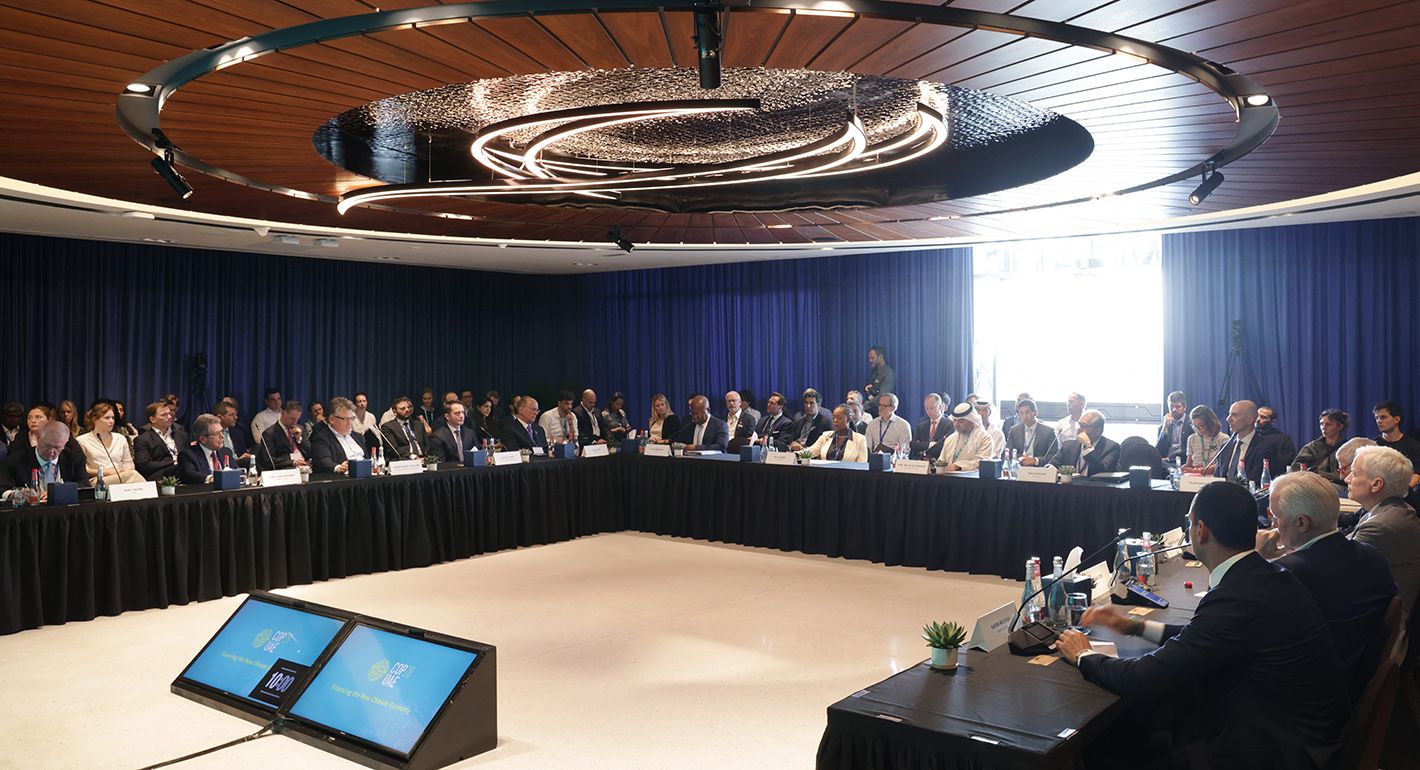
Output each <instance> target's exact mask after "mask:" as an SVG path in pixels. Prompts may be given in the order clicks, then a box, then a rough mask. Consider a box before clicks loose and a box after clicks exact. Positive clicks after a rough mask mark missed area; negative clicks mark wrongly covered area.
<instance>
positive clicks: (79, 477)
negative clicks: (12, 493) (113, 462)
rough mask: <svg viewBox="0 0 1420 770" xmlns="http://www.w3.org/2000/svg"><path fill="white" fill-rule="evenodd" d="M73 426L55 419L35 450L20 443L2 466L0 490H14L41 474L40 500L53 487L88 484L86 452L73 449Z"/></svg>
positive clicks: (46, 424) (48, 423)
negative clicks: (85, 467) (71, 442)
mask: <svg viewBox="0 0 1420 770" xmlns="http://www.w3.org/2000/svg"><path fill="white" fill-rule="evenodd" d="M69 438H70V437H69V426H67V425H65V424H64V423H62V422H60V421H58V420H51V421H49V422H47V423H45V425H44V427H42V428H40V429H39V436H38V438H36V439H35V446H34V447H33V448H31V447H29V446H28V445H25V446H20V445H19V444H18V443H17V444H16V446H15V448H14V450H13V451H12V452H10V454H9V455H7V456H6V457H5V462H4V463H3V464H0V482H3V483H0V489H4V490H6V492H7V494H8V490H11V489H13V488H15V487H23V486H26V485H28V484H29V483H30V478H31V477H32V476H33V475H34V473H35V472H36V471H38V472H39V482H40V499H39V500H37V501H34V502H42V501H43V500H44V499H45V497H46V496H47V495H48V491H47V489H48V487H49V485H50V484H58V483H74V484H84V483H86V481H87V480H88V477H89V476H88V473H87V472H86V471H85V469H84V453H83V451H82V450H80V451H79V452H78V453H77V454H76V453H75V452H73V451H71V450H70V448H69V444H70V440H69Z"/></svg>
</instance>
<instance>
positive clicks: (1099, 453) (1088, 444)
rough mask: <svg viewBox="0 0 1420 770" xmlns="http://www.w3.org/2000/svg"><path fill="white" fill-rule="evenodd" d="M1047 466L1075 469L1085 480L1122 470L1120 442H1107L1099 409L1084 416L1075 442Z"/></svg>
mask: <svg viewBox="0 0 1420 770" xmlns="http://www.w3.org/2000/svg"><path fill="white" fill-rule="evenodd" d="M1046 464H1047V465H1054V466H1055V467H1057V468H1059V467H1062V466H1065V465H1073V466H1075V472H1076V473H1078V474H1080V475H1082V476H1092V475H1094V474H1096V473H1113V472H1115V471H1117V470H1119V442H1117V441H1114V440H1113V439H1109V438H1105V435H1104V414H1102V413H1101V412H1100V411H1099V410H1097V409H1086V410H1085V413H1084V414H1082V415H1080V428H1079V430H1078V431H1076V433H1075V438H1072V439H1069V440H1067V441H1065V442H1064V443H1062V444H1061V445H1060V448H1059V449H1057V450H1055V456H1053V457H1051V458H1050V462H1048V463H1046Z"/></svg>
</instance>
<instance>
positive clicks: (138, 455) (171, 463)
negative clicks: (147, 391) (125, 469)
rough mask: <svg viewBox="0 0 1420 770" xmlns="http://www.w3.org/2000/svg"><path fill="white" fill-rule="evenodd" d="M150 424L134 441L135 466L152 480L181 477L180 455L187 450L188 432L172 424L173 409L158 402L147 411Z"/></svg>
mask: <svg viewBox="0 0 1420 770" xmlns="http://www.w3.org/2000/svg"><path fill="white" fill-rule="evenodd" d="M145 413H146V414H147V415H148V425H147V426H146V427H145V428H143V430H142V432H140V433H139V434H138V438H135V439H133V466H134V468H136V469H137V471H138V472H139V473H140V474H142V475H143V478H145V479H147V480H149V481H159V480H161V479H163V478H165V477H167V476H174V477H176V476H177V475H178V461H177V458H178V453H179V452H181V451H182V450H184V449H186V448H187V445H188V440H187V431H184V430H183V429H182V426H181V425H174V424H173V415H174V413H173V407H172V405H171V404H169V403H167V402H166V401H155V402H153V403H151V404H149V405H148V408H147V410H146V412H145Z"/></svg>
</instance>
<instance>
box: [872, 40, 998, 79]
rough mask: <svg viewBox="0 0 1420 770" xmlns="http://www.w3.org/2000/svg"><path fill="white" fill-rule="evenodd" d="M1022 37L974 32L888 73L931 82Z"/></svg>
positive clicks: (904, 63)
mask: <svg viewBox="0 0 1420 770" xmlns="http://www.w3.org/2000/svg"><path fill="white" fill-rule="evenodd" d="M1020 39H1021V36H1020V35H1013V34H1010V33H1007V32H990V31H988V30H984V29H977V30H972V31H971V32H967V33H966V34H963V35H960V36H958V37H954V38H952V40H951V43H949V44H948V45H944V46H941V47H939V48H934V49H932V50H930V51H928V52H926V53H924V54H922V55H921V56H918V57H917V58H915V59H912V60H910V61H906V62H903V63H902V64H900V65H898V66H897V67H896V68H895V69H893V70H891V71H889V72H888V73H887V74H889V75H892V76H893V77H898V78H917V79H918V80H931V79H932V78H930V77H928V76H929V75H931V74H932V73H934V72H940V71H942V70H944V69H946V68H948V67H951V66H952V65H954V64H958V63H960V62H963V61H966V60H967V59H970V58H972V57H974V56H979V55H981V54H983V53H986V52H987V51H990V50H993V49H995V48H1000V47H1001V46H1004V45H1007V44H1009V43H1013V42H1015V41H1017V40H1020Z"/></svg>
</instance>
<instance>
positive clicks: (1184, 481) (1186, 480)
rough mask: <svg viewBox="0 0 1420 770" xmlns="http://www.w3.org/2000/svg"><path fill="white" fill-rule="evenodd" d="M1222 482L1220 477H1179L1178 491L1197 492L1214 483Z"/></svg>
mask: <svg viewBox="0 0 1420 770" xmlns="http://www.w3.org/2000/svg"><path fill="white" fill-rule="evenodd" d="M1223 480H1224V479H1223V477H1222V476H1192V475H1190V476H1180V477H1179V479H1178V491H1180V492H1197V491H1198V490H1200V489H1202V488H1204V487H1206V486H1208V485H1209V484H1212V483H1213V482H1215V481H1223Z"/></svg>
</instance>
